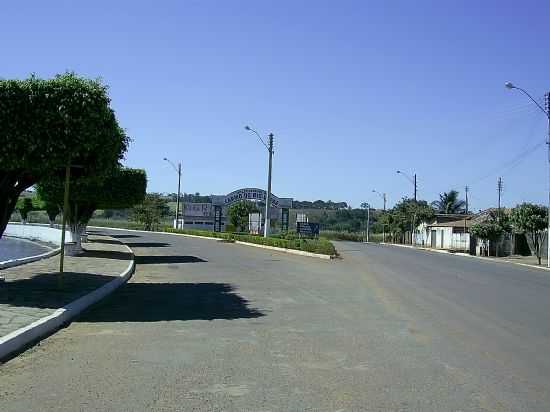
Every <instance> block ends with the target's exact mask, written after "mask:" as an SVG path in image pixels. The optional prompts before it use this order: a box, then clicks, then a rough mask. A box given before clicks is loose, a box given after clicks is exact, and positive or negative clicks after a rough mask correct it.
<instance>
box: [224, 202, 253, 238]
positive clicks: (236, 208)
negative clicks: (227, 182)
mask: <svg viewBox="0 0 550 412" xmlns="http://www.w3.org/2000/svg"><path fill="white" fill-rule="evenodd" d="M257 212H258V209H257V207H256V205H255V204H254V203H252V202H247V201H245V200H243V201H241V202H237V203H234V204H232V205H231V206H229V209H227V216H228V217H229V223H231V224H232V225H233V226H234V227H236V228H237V230H238V231H240V232H242V231H245V230H246V228H247V227H248V215H249V214H250V213H257Z"/></svg>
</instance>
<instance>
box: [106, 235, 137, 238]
mask: <svg viewBox="0 0 550 412" xmlns="http://www.w3.org/2000/svg"><path fill="white" fill-rule="evenodd" d="M108 236H111V237H114V238H116V239H131V238H135V237H141V236H138V235H108Z"/></svg>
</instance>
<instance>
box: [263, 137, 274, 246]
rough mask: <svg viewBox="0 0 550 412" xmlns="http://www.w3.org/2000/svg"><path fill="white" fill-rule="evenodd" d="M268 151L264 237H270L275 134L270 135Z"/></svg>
mask: <svg viewBox="0 0 550 412" xmlns="http://www.w3.org/2000/svg"><path fill="white" fill-rule="evenodd" d="M267 151H268V152H269V171H268V172H267V194H266V197H265V223H264V237H268V236H269V225H270V223H271V222H270V214H271V167H272V164H273V133H269V140H268V142H267Z"/></svg>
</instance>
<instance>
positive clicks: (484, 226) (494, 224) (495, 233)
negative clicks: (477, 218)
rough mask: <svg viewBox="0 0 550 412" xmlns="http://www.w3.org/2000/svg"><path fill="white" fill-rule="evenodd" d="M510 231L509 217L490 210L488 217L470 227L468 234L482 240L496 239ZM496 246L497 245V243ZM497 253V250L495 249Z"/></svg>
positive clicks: (493, 240)
mask: <svg viewBox="0 0 550 412" xmlns="http://www.w3.org/2000/svg"><path fill="white" fill-rule="evenodd" d="M510 231H511V226H510V222H509V219H508V217H507V216H506V215H500V216H499V215H498V214H497V213H495V212H490V213H489V216H488V218H487V219H486V220H485V221H483V222H480V223H475V224H473V225H472V226H471V227H470V234H471V235H472V236H475V237H477V238H479V239H482V240H488V241H491V242H496V241H498V240H499V239H500V238H501V236H502V235H503V234H505V233H509V232H510ZM497 246H498V245H497ZM497 255H498V250H497Z"/></svg>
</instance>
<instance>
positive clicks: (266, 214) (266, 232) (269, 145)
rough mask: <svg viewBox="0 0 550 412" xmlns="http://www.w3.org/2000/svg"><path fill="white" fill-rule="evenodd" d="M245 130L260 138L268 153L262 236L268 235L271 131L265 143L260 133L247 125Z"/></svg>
mask: <svg viewBox="0 0 550 412" xmlns="http://www.w3.org/2000/svg"><path fill="white" fill-rule="evenodd" d="M244 128H245V130H248V131H249V132H252V133H254V134H255V135H256V136H258V139H260V142H262V144H263V145H264V146H265V147H266V149H267V151H268V153H269V167H268V172H267V193H266V196H265V222H264V237H268V236H269V225H270V217H271V216H270V214H271V213H270V212H271V168H272V165H273V133H269V135H268V136H267V137H268V141H267V144H266V143H265V142H264V140H263V139H262V137H261V136H260V134H259V133H258V132H257V131H256V130H254V129H252V128H251V127H249V126H245V127H244Z"/></svg>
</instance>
